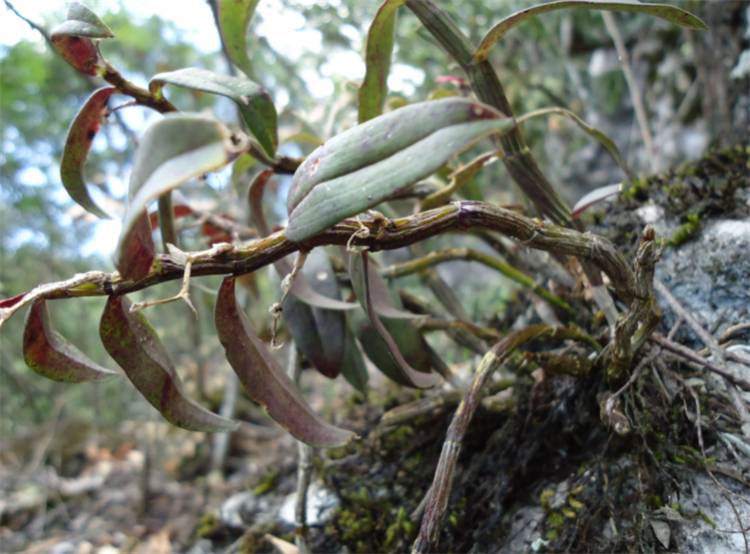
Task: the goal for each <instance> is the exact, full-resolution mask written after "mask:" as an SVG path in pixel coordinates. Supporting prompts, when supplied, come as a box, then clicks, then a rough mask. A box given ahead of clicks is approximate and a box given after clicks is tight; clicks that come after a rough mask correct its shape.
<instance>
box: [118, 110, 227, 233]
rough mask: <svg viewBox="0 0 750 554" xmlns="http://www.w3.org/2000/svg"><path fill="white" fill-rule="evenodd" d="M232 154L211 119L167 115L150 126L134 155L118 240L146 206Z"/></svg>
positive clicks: (220, 129) (224, 132)
mask: <svg viewBox="0 0 750 554" xmlns="http://www.w3.org/2000/svg"><path fill="white" fill-rule="evenodd" d="M233 153H234V147H233V145H232V143H231V137H230V134H229V130H228V129H227V128H226V127H224V126H223V125H222V124H221V123H219V122H218V121H216V120H214V119H210V118H207V117H204V116H201V115H194V114H167V115H166V116H165V117H164V119H161V120H160V121H157V122H156V123H154V124H153V125H151V127H149V128H148V130H147V131H146V133H145V134H144V136H143V139H142V140H141V144H140V145H139V147H138V151H137V152H136V155H135V162H134V163H133V173H132V174H131V176H130V193H129V195H130V204H129V206H128V210H127V213H126V214H125V219H124V222H123V228H122V234H121V237H126V236H127V235H128V234H129V233H130V232H131V229H132V227H133V225H134V224H135V222H136V220H137V219H138V218H140V217H141V215H142V214H143V213H145V211H146V207H147V205H148V203H149V202H151V201H152V200H155V199H156V198H158V197H159V196H161V195H162V194H165V193H167V192H169V191H171V190H173V189H175V188H176V187H178V186H179V185H181V184H182V183H184V182H185V181H187V180H188V179H190V178H192V177H197V176H199V175H202V174H204V173H206V172H208V171H213V170H215V169H219V168H220V167H222V166H224V165H226V164H227V163H229V161H230V159H231V156H232V154H233ZM121 244H123V241H122V240H121Z"/></svg>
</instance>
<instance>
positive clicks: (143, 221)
mask: <svg viewBox="0 0 750 554" xmlns="http://www.w3.org/2000/svg"><path fill="white" fill-rule="evenodd" d="M155 258H156V247H155V246H154V237H153V236H152V235H151V220H150V219H149V217H148V215H147V214H146V212H145V211H144V212H142V213H141V215H140V217H138V218H137V219H136V220H135V223H133V225H132V226H131V227H130V230H129V231H128V232H127V233H125V234H122V235H121V237H120V243H119V244H118V246H117V251H116V253H115V267H116V268H117V271H119V272H120V275H121V276H122V277H123V278H124V279H132V280H133V281H137V280H138V279H141V278H143V277H145V276H146V275H148V273H149V271H151V266H152V265H153V263H154V259H155Z"/></svg>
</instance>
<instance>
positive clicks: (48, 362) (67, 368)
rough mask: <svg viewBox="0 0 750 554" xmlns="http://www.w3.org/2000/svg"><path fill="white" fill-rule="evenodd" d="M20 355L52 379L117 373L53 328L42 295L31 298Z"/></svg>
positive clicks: (92, 378)
mask: <svg viewBox="0 0 750 554" xmlns="http://www.w3.org/2000/svg"><path fill="white" fill-rule="evenodd" d="M23 359H24V361H25V362H26V365H27V366H29V367H30V368H31V369H33V370H34V371H35V372H37V373H38V374H39V375H41V376H43V377H46V378H47V379H52V380H53V381H62V382H65V383H83V382H85V381H99V380H101V379H107V378H109V377H114V376H116V375H118V374H117V373H116V372H114V371H112V370H110V369H107V368H106V367H102V366H100V365H99V364H97V363H96V362H94V361H93V360H91V359H90V358H89V357H88V356H86V354H84V353H83V352H81V351H80V350H78V348H76V347H75V346H73V345H72V344H71V343H69V342H68V341H67V340H65V338H63V336H62V335H60V334H59V333H58V332H57V331H55V330H54V329H52V327H51V326H50V321H49V314H48V313H47V304H46V302H45V300H44V299H43V298H40V299H38V300H36V301H34V303H33V304H32V305H31V309H30V310H29V315H28V316H27V317H26V326H25V327H24V331H23Z"/></svg>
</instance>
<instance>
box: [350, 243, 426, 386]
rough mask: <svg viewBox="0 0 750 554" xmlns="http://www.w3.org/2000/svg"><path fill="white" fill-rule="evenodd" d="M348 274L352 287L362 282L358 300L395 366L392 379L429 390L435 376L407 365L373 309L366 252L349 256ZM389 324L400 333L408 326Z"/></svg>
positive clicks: (403, 322) (400, 321)
mask: <svg viewBox="0 0 750 554" xmlns="http://www.w3.org/2000/svg"><path fill="white" fill-rule="evenodd" d="M349 274H350V275H352V286H354V281H355V280H357V281H360V280H361V282H362V285H361V288H362V289H363V290H362V292H361V294H362V295H363V296H359V297H358V298H359V300H360V302H361V303H362V304H363V306H364V309H365V313H366V314H367V317H368V318H369V320H370V324H371V325H372V328H373V329H374V330H375V332H376V333H377V335H378V336H379V337H380V339H382V341H383V342H385V345H386V347H387V352H388V353H389V354H390V357H391V358H392V361H393V362H394V363H395V365H394V366H393V367H394V370H395V377H393V378H394V379H395V380H397V381H398V382H400V383H403V384H405V385H407V386H412V387H417V388H429V387H433V386H435V385H436V384H438V382H439V378H438V377H437V376H436V375H434V374H430V373H424V372H421V371H418V370H416V369H414V368H413V367H412V366H411V365H410V364H409V362H408V361H407V360H406V359H405V358H404V354H403V353H402V352H401V350H400V349H399V345H398V342H397V340H395V339H394V337H393V336H392V335H391V333H390V332H389V330H388V328H386V326H385V325H384V324H383V322H382V321H381V320H380V316H378V314H377V312H376V310H375V307H374V306H373V296H372V290H371V287H370V277H374V276H375V275H376V273H375V272H374V271H372V272H371V271H370V270H369V267H368V254H367V252H362V253H361V254H360V255H359V256H356V255H353V256H350V260H349ZM359 276H361V279H360V278H359ZM381 300H382V299H381ZM390 323H391V324H395V325H396V326H398V327H399V331H400V332H401V333H406V332H407V331H406V329H407V328H406V327H405V326H404V324H406V325H409V322H408V321H403V320H397V319H392V320H391V321H390ZM412 329H413V328H412ZM404 336H406V335H404ZM379 351H382V349H380V350H379ZM386 365H387V364H381V365H379V366H378V367H385V366H386ZM428 367H429V366H428Z"/></svg>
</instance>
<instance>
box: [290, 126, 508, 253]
mask: <svg viewBox="0 0 750 554" xmlns="http://www.w3.org/2000/svg"><path fill="white" fill-rule="evenodd" d="M373 121H375V120H373ZM514 124H515V123H514V121H513V120H512V119H509V118H505V119H486V120H480V121H474V122H470V123H461V124H458V125H451V126H449V127H445V128H443V129H440V130H438V131H435V132H434V133H432V134H431V135H429V136H427V137H426V138H424V139H422V140H420V141H417V142H416V143H414V144H412V145H411V146H408V147H406V148H404V149H403V150H401V151H399V152H397V153H395V154H393V155H392V156H389V157H388V158H386V159H384V160H381V161H379V162H375V163H373V164H372V165H368V166H366V167H363V168H362V169H359V170H356V171H354V172H352V173H349V174H346V175H342V176H341V177H336V178H334V179H331V180H330V181H325V182H323V183H320V184H318V185H316V186H315V187H313V189H312V190H311V191H310V192H309V193H308V194H307V196H305V197H304V198H303V199H302V200H301V201H300V203H299V204H298V205H297V207H296V208H294V210H292V213H291V214H290V215H289V226H288V227H287V230H286V236H287V238H288V239H289V240H291V241H294V242H303V241H304V240H306V239H308V238H310V237H312V236H315V235H316V234H318V233H319V232H321V231H323V230H325V229H327V228H328V227H330V226H332V225H334V224H336V223H338V222H339V221H341V220H342V219H345V218H347V217H351V216H353V215H357V214H359V213H361V212H363V211H365V210H367V209H369V208H372V207H374V206H376V205H378V204H380V203H381V202H383V201H384V200H387V199H388V198H389V197H391V196H392V195H394V194H397V193H399V192H401V191H403V190H405V189H407V188H408V187H410V186H412V185H413V184H414V183H416V182H418V181H419V180H421V179H424V178H425V177H428V176H429V175H431V174H432V173H434V172H435V171H437V170H438V169H439V168H440V167H441V166H443V165H444V164H445V163H446V162H447V161H449V160H450V159H451V158H453V157H454V156H456V155H457V154H459V153H460V152H462V151H464V150H466V149H468V148H470V147H471V146H473V145H474V144H476V143H477V142H479V141H480V140H481V139H483V138H486V137H487V136H489V135H492V134H495V133H501V132H504V131H507V130H509V129H511V128H512V127H513V126H514Z"/></svg>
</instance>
